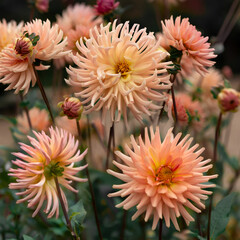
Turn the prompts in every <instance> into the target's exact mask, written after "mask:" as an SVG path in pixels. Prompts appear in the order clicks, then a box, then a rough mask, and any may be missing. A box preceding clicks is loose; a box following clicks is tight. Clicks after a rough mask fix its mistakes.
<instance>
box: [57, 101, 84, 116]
mask: <svg viewBox="0 0 240 240" xmlns="http://www.w3.org/2000/svg"><path fill="white" fill-rule="evenodd" d="M58 107H60V108H61V109H62V112H61V113H60V115H62V116H67V117H68V118H69V119H74V118H76V119H80V118H81V114H82V111H83V106H82V103H81V102H80V100H79V99H78V98H75V97H66V98H65V99H64V101H63V102H60V103H58Z"/></svg>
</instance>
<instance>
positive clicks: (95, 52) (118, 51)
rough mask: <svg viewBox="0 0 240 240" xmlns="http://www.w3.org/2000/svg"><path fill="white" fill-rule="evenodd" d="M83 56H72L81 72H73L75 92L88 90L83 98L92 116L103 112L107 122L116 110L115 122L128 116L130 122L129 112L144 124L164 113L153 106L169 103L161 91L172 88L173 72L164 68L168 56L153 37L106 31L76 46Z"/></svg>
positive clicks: (122, 29) (121, 27)
mask: <svg viewBox="0 0 240 240" xmlns="http://www.w3.org/2000/svg"><path fill="white" fill-rule="evenodd" d="M76 45H77V47H78V49H79V51H80V52H81V55H76V56H73V55H71V57H72V59H73V61H74V63H75V64H76V65H77V68H75V67H71V66H70V68H69V70H68V73H69V76H70V77H69V80H67V83H68V84H70V85H72V86H79V87H83V90H82V91H80V92H79V93H77V94H76V95H77V96H81V97H82V98H83V101H82V103H83V104H86V108H85V109H86V111H85V112H86V113H90V112H92V111H98V110H100V109H103V115H102V116H103V118H104V117H105V115H106V112H107V111H108V110H110V113H111V118H112V121H114V120H115V111H116V110H117V116H116V120H117V121H118V120H119V119H120V117H121V114H122V113H123V116H124V119H125V122H127V111H126V109H127V107H128V108H129V109H130V110H131V111H132V113H133V115H134V116H135V118H136V119H137V120H139V121H141V119H142V114H143V113H145V114H148V115H150V114H151V113H150V111H151V110H156V109H159V105H156V104H154V103H153V101H154V100H155V101H162V100H163V99H165V97H164V96H163V94H162V93H160V92H159V91H158V90H160V89H168V88H170V84H171V83H170V81H169V77H170V75H169V74H168V72H167V68H169V66H168V65H169V64H170V63H171V62H161V61H162V60H163V59H165V57H166V55H167V53H165V52H163V51H161V50H159V42H158V41H156V39H155V37H154V35H153V33H149V34H148V33H146V29H139V25H137V24H134V25H133V27H132V28H131V29H129V23H128V22H126V23H124V24H118V25H117V24H116V20H115V21H114V22H113V24H112V25H111V24H110V23H109V24H108V25H107V26H103V25H101V27H100V29H97V28H93V29H92V30H90V38H89V39H86V38H85V39H82V38H81V39H80V43H77V44H76Z"/></svg>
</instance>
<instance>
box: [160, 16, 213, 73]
mask: <svg viewBox="0 0 240 240" xmlns="http://www.w3.org/2000/svg"><path fill="white" fill-rule="evenodd" d="M162 29H163V35H162V38H161V44H162V46H163V47H164V48H165V49H167V50H170V46H172V47H174V48H176V49H178V50H181V51H182V53H183V56H184V57H183V59H184V58H185V60H186V59H188V60H191V63H192V66H193V67H194V69H195V70H196V71H197V72H199V73H200V74H201V75H203V74H204V73H206V72H207V70H206V67H211V66H213V64H214V62H213V61H211V60H210V59H212V58H214V57H216V55H214V49H213V48H210V43H208V42H207V41H208V37H203V36H202V35H201V32H199V31H197V30H196V27H195V26H193V25H191V24H190V23H189V19H188V18H183V19H182V20H181V17H180V16H179V17H177V18H176V20H175V23H174V20H173V17H172V16H171V18H170V19H168V20H165V23H164V22H163V21H162ZM185 65H186V64H185Z"/></svg>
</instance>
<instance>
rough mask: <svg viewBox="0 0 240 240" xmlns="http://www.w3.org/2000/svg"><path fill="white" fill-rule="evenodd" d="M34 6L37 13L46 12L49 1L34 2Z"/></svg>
mask: <svg viewBox="0 0 240 240" xmlns="http://www.w3.org/2000/svg"><path fill="white" fill-rule="evenodd" d="M35 6H36V8H37V9H38V11H39V12H48V8H49V0H36V2H35Z"/></svg>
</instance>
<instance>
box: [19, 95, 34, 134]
mask: <svg viewBox="0 0 240 240" xmlns="http://www.w3.org/2000/svg"><path fill="white" fill-rule="evenodd" d="M19 96H20V99H21V102H23V101H24V98H23V94H22V93H21V92H20V93H19ZM23 109H24V111H25V113H26V116H27V121H28V125H29V128H30V130H32V123H31V119H30V116H29V111H28V108H27V106H24V107H23Z"/></svg>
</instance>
